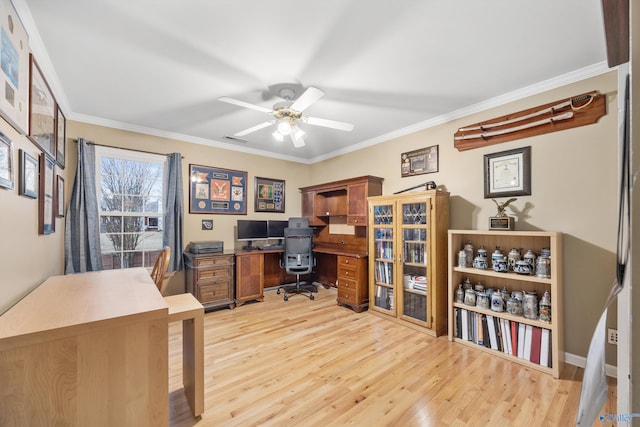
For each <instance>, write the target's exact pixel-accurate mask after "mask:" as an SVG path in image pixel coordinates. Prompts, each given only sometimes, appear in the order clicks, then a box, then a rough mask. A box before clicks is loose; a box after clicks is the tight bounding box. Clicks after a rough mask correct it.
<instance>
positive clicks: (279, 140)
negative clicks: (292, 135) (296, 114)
mask: <svg viewBox="0 0 640 427" xmlns="http://www.w3.org/2000/svg"><path fill="white" fill-rule="evenodd" d="M271 135H273V137H274V138H275V139H276V140H277V141H278V142H282V141H284V136H282V134H281V133H280V132H278V131H277V130H276V131H275V132H273V133H272V134H271Z"/></svg>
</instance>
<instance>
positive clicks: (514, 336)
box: [509, 320, 518, 356]
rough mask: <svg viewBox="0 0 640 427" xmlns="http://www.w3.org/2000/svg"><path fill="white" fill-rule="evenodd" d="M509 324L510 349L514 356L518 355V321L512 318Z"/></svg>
mask: <svg viewBox="0 0 640 427" xmlns="http://www.w3.org/2000/svg"><path fill="white" fill-rule="evenodd" d="M509 323H510V324H511V351H512V354H513V355H514V356H518V322H514V321H513V320H512V321H510V322H509Z"/></svg>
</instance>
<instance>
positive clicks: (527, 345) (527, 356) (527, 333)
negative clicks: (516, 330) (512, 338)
mask: <svg viewBox="0 0 640 427" xmlns="http://www.w3.org/2000/svg"><path fill="white" fill-rule="evenodd" d="M532 338H533V326H531V325H525V327H524V353H523V354H522V358H523V359H524V360H528V361H531V340H532Z"/></svg>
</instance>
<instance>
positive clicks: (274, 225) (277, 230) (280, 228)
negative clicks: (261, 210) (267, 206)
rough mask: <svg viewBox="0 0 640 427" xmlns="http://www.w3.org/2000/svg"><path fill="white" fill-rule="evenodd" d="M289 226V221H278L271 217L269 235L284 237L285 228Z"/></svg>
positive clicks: (277, 237) (275, 237)
mask: <svg viewBox="0 0 640 427" xmlns="http://www.w3.org/2000/svg"><path fill="white" fill-rule="evenodd" d="M288 226H289V221H277V220H273V219H270V220H269V224H268V228H269V237H270V238H272V239H284V229H285V228H287V227H288Z"/></svg>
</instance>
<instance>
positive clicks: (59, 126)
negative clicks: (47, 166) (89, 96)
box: [56, 105, 67, 169]
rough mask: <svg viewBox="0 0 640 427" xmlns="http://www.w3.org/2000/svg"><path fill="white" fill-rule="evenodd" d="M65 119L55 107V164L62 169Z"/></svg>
mask: <svg viewBox="0 0 640 427" xmlns="http://www.w3.org/2000/svg"><path fill="white" fill-rule="evenodd" d="M66 133H67V119H66V117H65V116H64V114H62V110H61V109H60V106H58V105H56V162H57V163H58V166H60V167H61V168H62V169H64V158H65V150H66V144H65V142H66Z"/></svg>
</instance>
